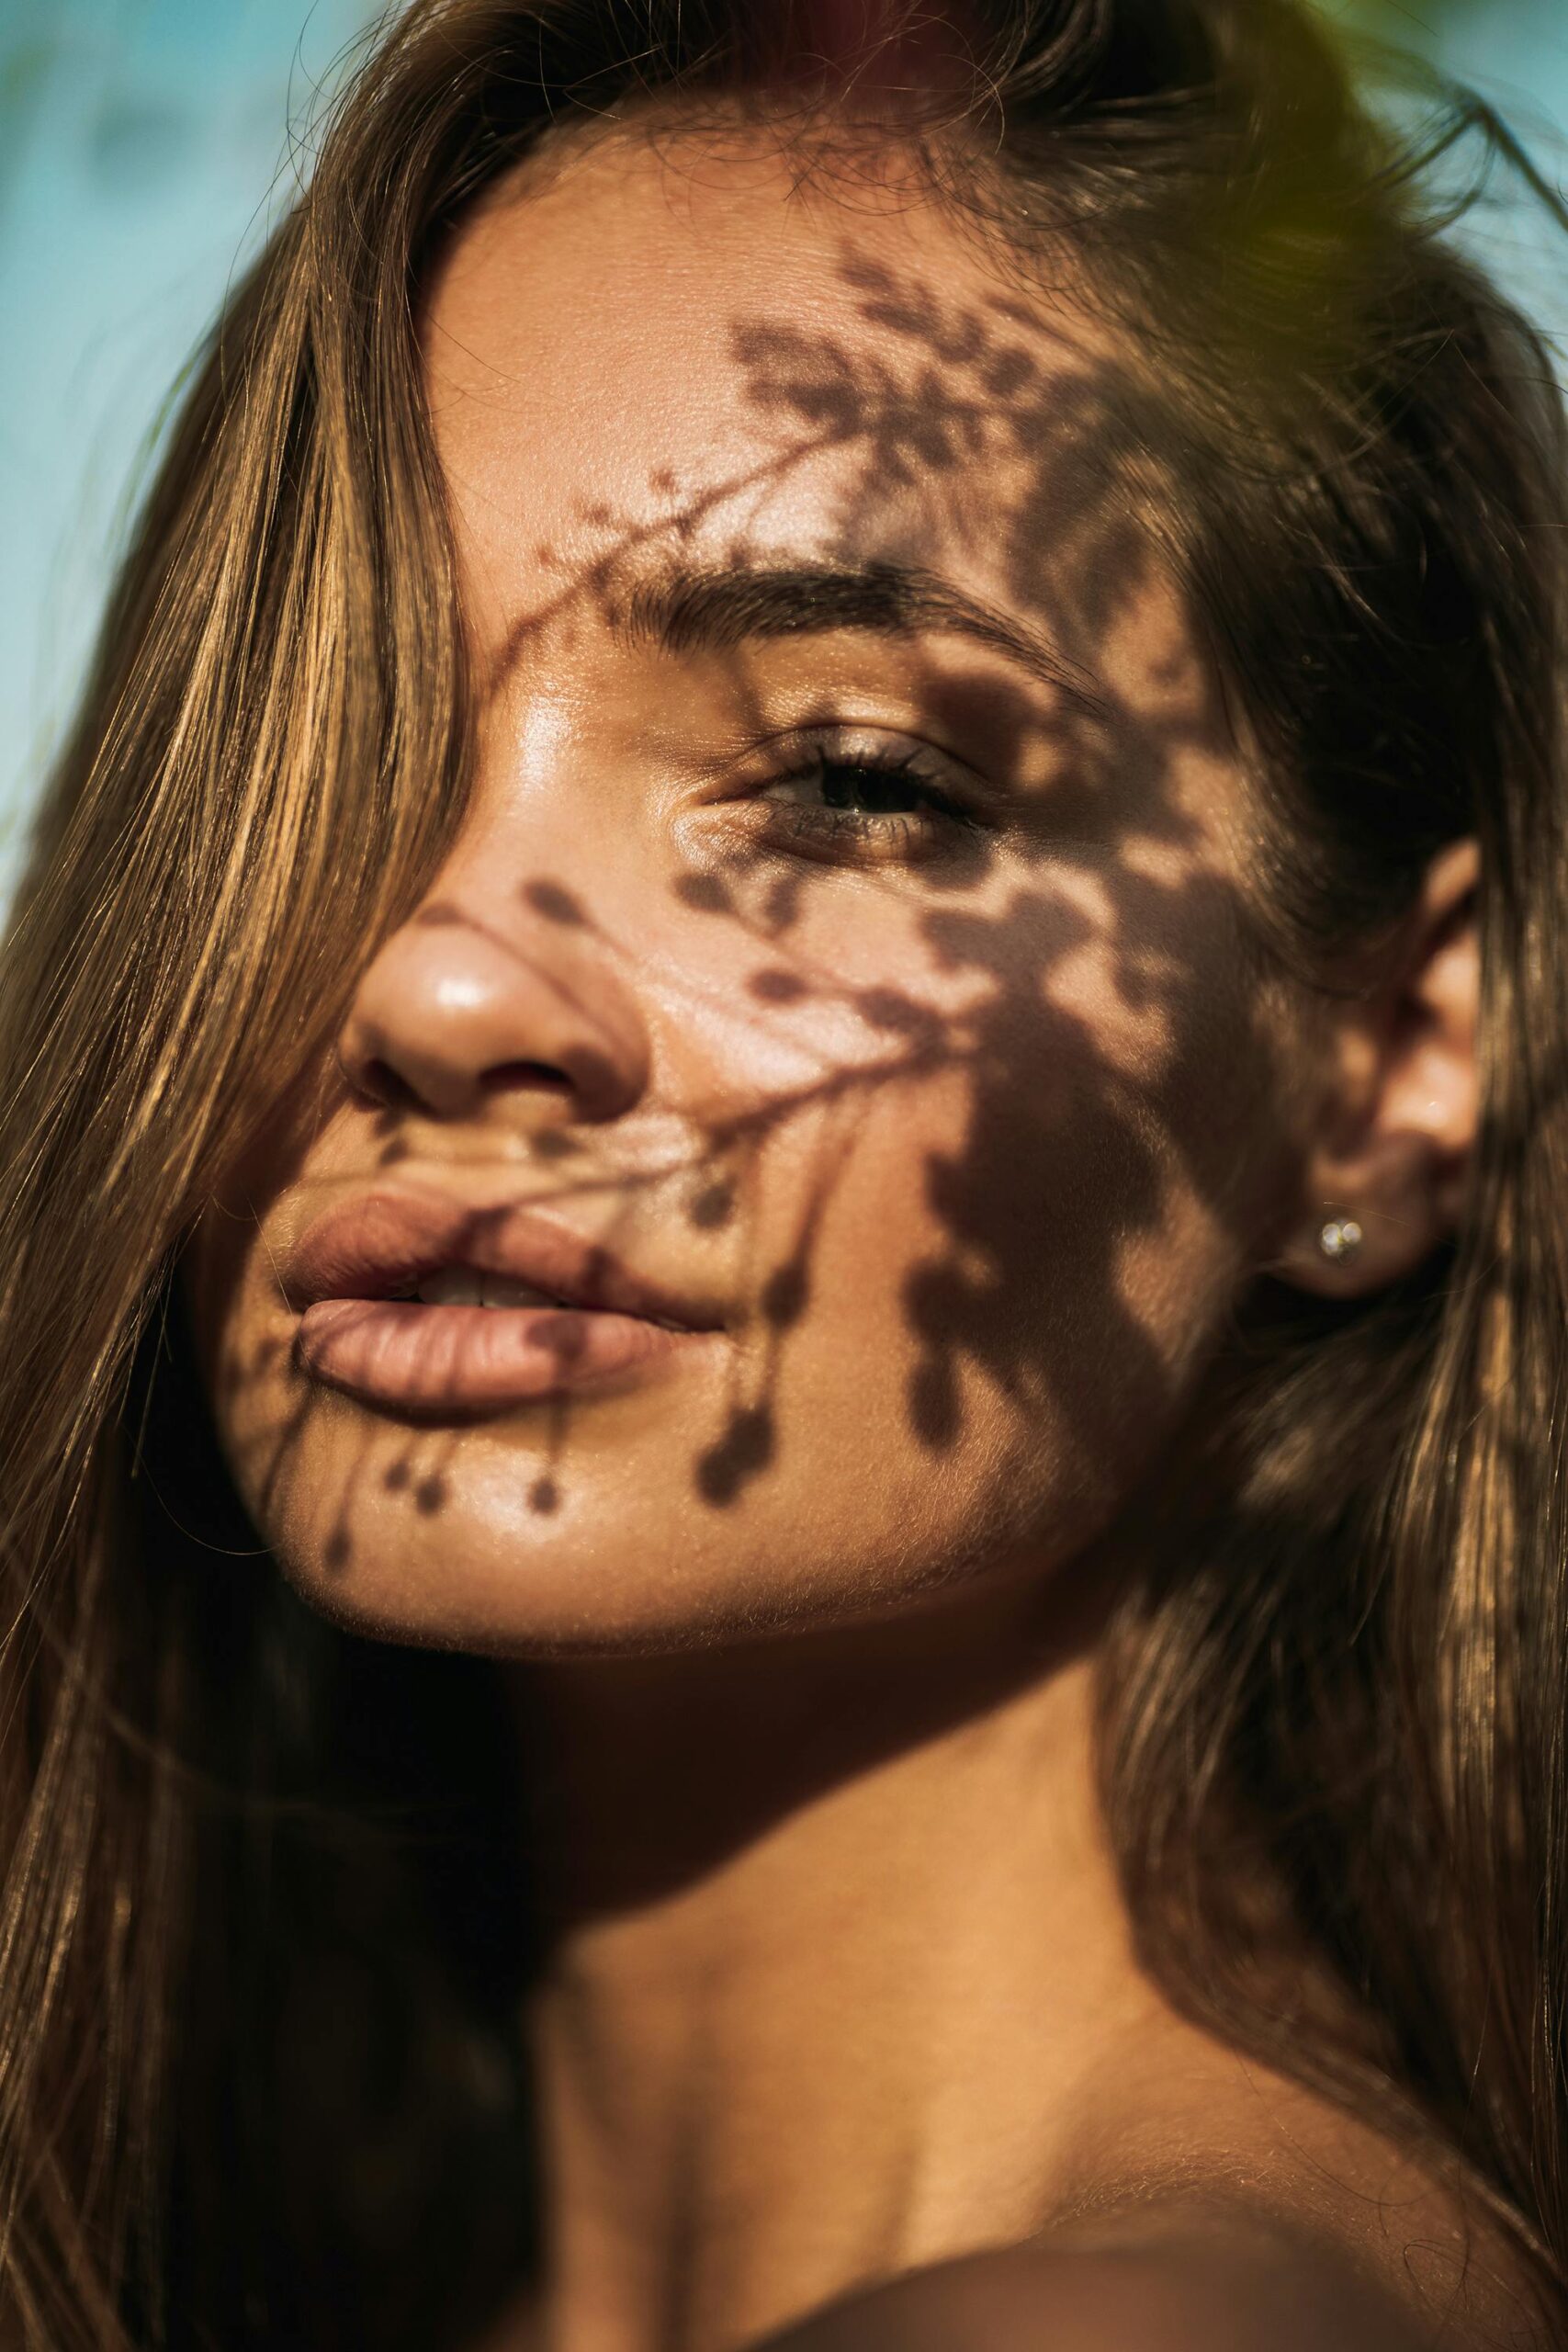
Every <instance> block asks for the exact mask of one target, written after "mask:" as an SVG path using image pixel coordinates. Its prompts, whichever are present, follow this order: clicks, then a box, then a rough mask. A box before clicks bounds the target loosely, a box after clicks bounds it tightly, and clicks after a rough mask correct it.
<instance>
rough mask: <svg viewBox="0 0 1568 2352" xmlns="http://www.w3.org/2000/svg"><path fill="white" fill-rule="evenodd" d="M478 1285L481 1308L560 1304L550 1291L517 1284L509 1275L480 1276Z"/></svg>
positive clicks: (530, 1285)
mask: <svg viewBox="0 0 1568 2352" xmlns="http://www.w3.org/2000/svg"><path fill="white" fill-rule="evenodd" d="M479 1283H480V1288H481V1293H482V1295H481V1297H480V1299H479V1305H480V1306H559V1305H560V1303H561V1302H560V1300H559V1299H558V1298H557V1297H556V1295H554V1293H553V1292H552V1291H547V1290H540V1289H539V1288H538V1286H537V1284H536V1283H522V1282H518V1281H516V1280H515V1279H514V1277H513V1276H512V1275H511V1274H481V1275H480V1276H479Z"/></svg>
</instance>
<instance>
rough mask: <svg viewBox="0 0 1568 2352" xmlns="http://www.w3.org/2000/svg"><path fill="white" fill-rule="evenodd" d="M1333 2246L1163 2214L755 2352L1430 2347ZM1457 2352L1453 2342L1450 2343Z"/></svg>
mask: <svg viewBox="0 0 1568 2352" xmlns="http://www.w3.org/2000/svg"><path fill="white" fill-rule="evenodd" d="M1433 2344H1434V2338H1433V2335H1432V2332H1431V2329H1430V2327H1429V2326H1426V2327H1423V2326H1420V2325H1419V2324H1417V2323H1416V2320H1415V2319H1414V2318H1413V2317H1411V2316H1410V2315H1409V2314H1407V2313H1406V2312H1404V2310H1403V2309H1402V2308H1401V2307H1400V2306H1399V2305H1397V2304H1396V2303H1395V2302H1394V2301H1393V2300H1392V2299H1391V2298H1390V2297H1389V2295H1388V2294H1387V2292H1386V2291H1385V2290H1383V2288H1382V2286H1380V2285H1379V2284H1378V2283H1377V2282H1376V2281H1375V2280H1373V2279H1371V2278H1368V2277H1367V2276H1365V2275H1364V2274H1362V2273H1361V2272H1360V2271H1359V2269H1358V2268H1356V2267H1354V2266H1353V2265H1352V2264H1351V2263H1350V2262H1349V2261H1348V2259H1347V2258H1345V2257H1344V2256H1341V2255H1339V2254H1337V2252H1336V2251H1335V2250H1334V2249H1333V2248H1332V2247H1330V2246H1327V2245H1322V2244H1320V2243H1309V2242H1308V2241H1306V2240H1305V2239H1304V2238H1302V2237H1298V2236H1296V2235H1295V2234H1294V2233H1284V2232H1280V2231H1277V2230H1275V2229H1272V2228H1270V2227H1269V2226H1267V2225H1262V2226H1249V2225H1247V2224H1246V2223H1242V2224H1240V2225H1237V2226H1229V2225H1227V2224H1226V2223H1224V2222H1218V2223H1215V2222H1210V2221H1207V2220H1203V2219H1198V2220H1195V2221H1193V2222H1188V2223H1183V2222H1162V2223H1160V2224H1158V2225H1156V2226H1155V2227H1151V2228H1148V2229H1146V2230H1141V2231H1138V2232H1136V2233H1130V2234H1128V2235H1126V2236H1125V2237H1122V2238H1120V2239H1118V2240H1117V2241H1115V2242H1109V2241H1106V2242H1094V2241H1087V2242H1086V2241H1077V2242H1075V2241H1073V2240H1070V2239H1069V2240H1064V2241H1062V2242H1060V2243H1057V2242H1055V2241H1054V2242H1052V2243H1051V2244H1049V2245H1047V2244H1044V2243H1043V2242H1036V2243H1034V2244H1032V2245H1020V2246H1010V2247H1007V2248H1004V2249H998V2250H997V2251H994V2252H987V2253H984V2254H976V2255H969V2256H964V2257H963V2258H962V2259H960V2260H957V2261H953V2262H944V2263H940V2264H937V2265H935V2266H934V2267H931V2268H930V2269H923V2270H919V2271H913V2272H911V2273H909V2274H908V2276H906V2277H904V2278H898V2279H895V2280H893V2281H891V2282H889V2283H888V2284H887V2285H886V2286H880V2287H876V2288H873V2289H871V2290H868V2291H866V2292H864V2293H863V2294H859V2295H855V2296H852V2297H851V2298H849V2299H848V2300H846V2301H843V2302H840V2303H835V2304H834V2305H832V2306H831V2307H830V2308H829V2309H828V2310H825V2311H822V2312H818V2313H816V2314H814V2315H813V2316H812V2317H811V2318H809V2319H807V2320H806V2321H805V2322H803V2323H801V2324H799V2325H797V2326H795V2327H793V2328H791V2329H790V2330H789V2331H788V2332H787V2333H786V2334H784V2335H775V2336H771V2337H770V2338H769V2339H768V2341H767V2343H766V2345H761V2346H757V2347H756V2348H755V2352H1047V2347H1048V2352H1431V2347H1432V2346H1433ZM1454 2352H1459V2345H1458V2343H1457V2341H1456V2343H1455V2345H1454Z"/></svg>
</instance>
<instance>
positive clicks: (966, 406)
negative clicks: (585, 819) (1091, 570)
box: [424, 138, 1169, 654]
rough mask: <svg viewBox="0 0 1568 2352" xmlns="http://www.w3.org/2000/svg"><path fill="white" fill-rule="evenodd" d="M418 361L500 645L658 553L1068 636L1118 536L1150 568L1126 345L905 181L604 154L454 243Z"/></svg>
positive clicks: (491, 207) (762, 150) (476, 577)
mask: <svg viewBox="0 0 1568 2352" xmlns="http://www.w3.org/2000/svg"><path fill="white" fill-rule="evenodd" d="M424 348H425V355H426V368H427V374H428V381H429V389H430V398H431V404H432V410H433V415H434V427H435V433H436V437H437V444H438V447H439V449H440V453H441V457H442V460H443V464H444V467H445V469H446V475H447V480H448V483H449V488H450V492H451V495H452V499H453V503H454V506H455V510H456V519H457V530H458V537H459V547H460V552H461V556H462V559H463V561H464V565H465V571H466V572H467V574H468V582H467V585H468V604H469V613H470V619H471V621H472V622H473V624H474V625H475V626H476V628H478V629H479V632H480V634H481V636H483V637H484V638H486V639H487V640H488V639H490V638H491V635H492V633H493V631H495V630H497V629H499V628H503V627H506V626H509V625H511V623H512V622H513V620H514V618H515V616H516V615H517V613H518V612H519V611H520V610H526V609H528V608H530V607H531V606H533V605H547V604H548V603H549V602H550V601H551V599H552V598H553V597H554V596H556V595H557V594H558V593H559V592H560V591H561V589H562V587H563V585H564V584H565V583H566V582H569V581H570V579H572V578H573V577H574V576H577V575H579V574H581V573H583V572H587V571H594V570H595V569H598V570H599V571H603V569H604V566H605V565H606V564H610V565H612V566H613V565H614V564H615V563H616V562H618V561H621V560H626V558H627V557H628V556H630V555H634V554H635V556H636V558H637V562H638V565H639V568H645V567H646V563H647V560H649V559H650V558H656V557H657V556H658V554H659V553H660V551H663V552H667V553H670V554H674V553H676V552H679V553H680V554H681V555H682V557H683V558H692V557H695V558H697V559H699V560H703V561H705V562H708V563H713V562H721V561H722V560H724V559H725V557H726V555H727V554H729V553H732V552H735V551H737V550H739V549H743V550H744V552H745V553H746V555H747V557H748V558H749V559H750V560H756V559H757V558H758V557H759V556H771V557H773V558H774V559H778V560H786V559H790V558H795V557H808V558H817V559H831V560H840V561H847V562H851V563H856V564H876V563H885V562H888V563H900V564H905V565H919V566H921V567H923V568H924V569H926V570H929V571H937V572H940V573H942V574H944V575H947V576H952V577H953V578H955V579H956V581H957V582H959V584H960V585H962V586H964V587H965V588H966V589H968V590H969V591H970V592H971V593H974V594H980V595H984V596H986V597H987V598H989V599H991V600H992V601H1000V602H1003V603H1007V604H1010V605H1013V606H1014V607H1029V606H1031V605H1038V606H1039V607H1040V608H1041V609H1042V610H1045V609H1047V608H1051V609H1052V611H1053V615H1054V617H1055V620H1056V622H1057V624H1058V626H1059V627H1069V628H1070V627H1071V626H1072V609H1071V608H1072V605H1073V594H1072V590H1071V584H1070V573H1071V571H1072V568H1073V566H1074V564H1075V563H1076V564H1078V565H1080V566H1081V564H1082V563H1083V561H1084V560H1085V559H1086V557H1088V556H1090V555H1092V554H1093V552H1094V545H1093V543H1094V541H1095V539H1096V538H1097V537H1099V536H1100V534H1102V533H1103V534H1105V535H1107V536H1109V535H1111V534H1112V533H1114V534H1115V535H1116V536H1117V539H1118V545H1119V548H1121V551H1122V552H1121V560H1122V562H1123V563H1126V562H1128V561H1129V560H1130V558H1131V548H1130V544H1129V542H1128V540H1127V537H1126V532H1125V528H1124V525H1125V520H1126V510H1127V497H1126V494H1125V493H1126V482H1125V481H1124V479H1123V478H1122V470H1121V468H1120V465H1119V454H1120V452H1121V451H1122V448H1123V447H1124V428H1123V424H1122V419H1123V414H1124V407H1123V402H1122V381H1121V379H1122V372H1123V371H1122V366H1121V363H1120V362H1119V360H1118V358H1117V357H1116V356H1115V354H1114V352H1113V349H1112V347H1111V340H1110V337H1109V335H1108V334H1106V332H1105V331H1104V330H1098V331H1097V330H1096V328H1095V326H1094V325H1093V323H1092V322H1089V320H1087V319H1085V318H1083V317H1081V316H1079V315H1077V313H1076V312H1075V311H1071V310H1069V308H1068V307H1067V305H1066V302H1065V301H1062V300H1059V299H1053V298H1051V297H1049V296H1046V295H1043V294H1042V295H1041V296H1040V297H1039V298H1038V300H1035V299H1031V300H1028V301H1025V300H1021V297H1020V295H1019V293H1018V290H1017V287H1016V283H1014V282H1012V281H1011V280H1010V277H1008V275H1006V274H1005V273H1004V272H1003V271H1002V269H1001V268H1000V266H987V257H986V254H985V252H984V249H983V245H982V243H981V241H980V240H979V239H978V238H977V237H976V235H975V234H974V232H972V231H969V230H966V229H965V228H964V227H963V226H962V225H961V224H960V223H959V222H958V221H957V220H955V219H954V217H953V211H952V209H951V208H950V207H948V206H945V205H943V204H942V203H940V202H939V201H937V200H935V199H934V198H931V197H928V196H923V195H921V194H919V192H918V191H917V190H916V188H915V187H913V185H912V184H911V183H909V182H908V180H906V184H905V185H904V186H903V187H901V188H900V189H898V190H897V191H896V192H895V191H894V190H893V189H892V188H890V187H889V186H888V185H886V183H884V184H881V185H879V186H877V187H875V188H874V189H872V190H870V191H867V190H864V189H846V188H844V187H842V185H841V183H839V182H834V183H831V184H828V185H824V184H821V183H819V182H818V183H812V184H810V185H808V186H807V187H804V188H803V187H801V186H800V185H799V178H798V173H797V172H796V171H795V169H794V168H793V167H792V164H791V161H790V158H789V156H788V154H787V153H783V152H781V151H780V150H779V148H778V147H777V146H776V145H772V146H769V145H764V144H761V142H758V143H755V144H754V145H753V146H752V147H750V148H749V149H745V150H741V149H739V147H738V146H737V144H736V143H735V142H734V141H730V142H729V143H728V144H727V145H726V146H724V147H723V148H716V147H713V146H704V147H700V148H697V149H696V150H695V151H694V153H692V154H690V155H684V154H682V155H681V156H679V157H671V154H670V153H668V152H667V151H666V150H665V149H663V148H662V147H656V146H654V145H653V144H651V143H650V142H649V141H647V140H644V139H640V138H639V139H637V140H626V139H616V140H615V141H600V142H597V143H595V144H593V145H590V146H587V147H585V148H584V150H583V152H582V153H581V154H574V155H572V156H570V158H569V159H568V160H567V161H566V163H565V164H564V165H562V166H560V167H558V168H556V169H554V170H552V171H551V172H550V173H549V174H548V175H544V174H540V175H537V178H536V181H535V182H533V183H532V184H531V183H530V180H529V178H528V177H527V176H526V175H522V176H520V178H519V179H518V181H517V182H516V183H514V185H513V187H511V188H510V189H508V190H507V191H506V192H505V194H504V197H503V198H492V199H491V201H490V202H489V203H487V204H486V205H485V206H484V208H483V209H481V210H480V211H479V213H478V214H477V215H476V216H475V217H474V218H473V219H471V220H470V221H469V222H468V223H467V224H466V225H465V227H464V228H463V229H461V230H460V231H459V232H458V233H457V237H456V239H455V241H454V243H453V245H452V248H451V249H450V251H449V252H448V254H446V257H445V258H444V261H443V264H442V266H441V268H440V271H439V274H438V276H437V277H436V278H435V280H434V284H433V285H432V287H431V288H430V292H429V297H428V300H427V303H426V308H425V314H424ZM1145 569H1146V570H1147V571H1148V573H1149V578H1148V579H1147V580H1145V582H1143V583H1142V584H1143V586H1144V587H1145V589H1146V588H1147V587H1148V586H1149V585H1150V583H1151V582H1152V579H1153V568H1152V566H1149V565H1145ZM1167 601H1169V600H1168V599H1167ZM1064 650H1069V651H1077V652H1078V653H1080V654H1081V652H1082V651H1083V650H1084V649H1081V648H1078V649H1072V648H1066V649H1064Z"/></svg>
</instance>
